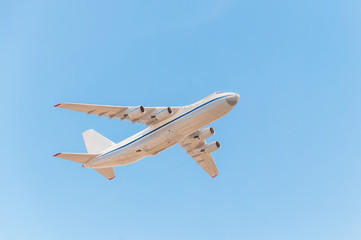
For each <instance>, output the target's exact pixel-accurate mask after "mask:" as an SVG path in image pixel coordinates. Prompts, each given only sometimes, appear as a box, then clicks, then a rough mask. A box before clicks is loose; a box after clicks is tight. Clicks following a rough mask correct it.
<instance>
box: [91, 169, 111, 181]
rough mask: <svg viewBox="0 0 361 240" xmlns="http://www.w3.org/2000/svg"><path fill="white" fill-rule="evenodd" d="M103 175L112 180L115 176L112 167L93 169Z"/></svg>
mask: <svg viewBox="0 0 361 240" xmlns="http://www.w3.org/2000/svg"><path fill="white" fill-rule="evenodd" d="M94 170H96V171H97V172H98V173H100V174H101V175H103V176H104V177H106V178H108V179H109V180H112V179H113V178H115V173H114V168H112V167H111V168H96V169H94Z"/></svg>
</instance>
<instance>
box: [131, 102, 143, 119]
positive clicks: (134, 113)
mask: <svg viewBox="0 0 361 240" xmlns="http://www.w3.org/2000/svg"><path fill="white" fill-rule="evenodd" d="M144 112H145V108H144V107H143V106H142V105H140V106H139V107H135V108H132V109H131V110H130V111H129V112H128V114H127V116H128V117H129V118H131V119H137V118H140V117H141V116H142V115H143V114H144Z"/></svg>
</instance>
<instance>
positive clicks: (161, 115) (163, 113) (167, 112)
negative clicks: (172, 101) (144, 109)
mask: <svg viewBox="0 0 361 240" xmlns="http://www.w3.org/2000/svg"><path fill="white" fill-rule="evenodd" d="M172 114H173V110H172V108H170V107H167V109H165V110H162V111H160V112H158V113H157V114H155V115H154V116H152V118H155V119H157V120H158V121H163V120H165V119H167V118H169V117H170V116H172Z"/></svg>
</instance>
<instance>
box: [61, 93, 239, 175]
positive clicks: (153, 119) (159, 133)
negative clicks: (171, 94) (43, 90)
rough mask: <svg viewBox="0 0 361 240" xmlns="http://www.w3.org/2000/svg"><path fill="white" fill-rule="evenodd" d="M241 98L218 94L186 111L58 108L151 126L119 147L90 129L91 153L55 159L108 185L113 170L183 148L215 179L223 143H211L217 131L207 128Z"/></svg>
mask: <svg viewBox="0 0 361 240" xmlns="http://www.w3.org/2000/svg"><path fill="white" fill-rule="evenodd" d="M238 100H239V95H238V94H236V93H231V92H215V93H213V94H211V95H209V96H207V97H206V98H203V99H201V100H200V101H198V102H196V103H194V104H191V105H189V106H183V107H144V106H142V105H140V106H135V107H126V106H109V105H94V104H78V103H59V104H56V105H54V107H58V108H64V109H69V110H74V111H78V112H84V113H88V114H95V115H99V116H100V117H101V116H107V117H109V119H112V118H119V119H120V120H129V121H132V123H143V124H146V125H147V126H149V127H148V128H146V129H145V130H143V131H141V132H139V133H137V134H135V135H133V136H131V137H129V138H127V139H125V140H123V141H121V142H119V143H117V144H115V143H114V142H112V141H110V140H109V139H107V138H106V137H104V136H103V135H101V134H99V133H97V132H96V131H94V130H92V129H90V130H87V131H85V132H84V133H83V138H84V142H85V146H86V149H87V152H88V153H57V154H55V155H54V157H58V158H63V159H66V160H70V161H74V162H78V163H81V164H83V165H82V167H83V168H90V169H95V170H96V171H97V172H99V173H100V174H102V175H103V176H104V177H106V178H108V179H109V180H111V179H113V178H114V177H115V173H114V167H117V166H123V165H128V164H131V163H134V162H137V161H139V160H141V159H142V158H144V157H148V156H155V155H157V154H158V153H160V152H162V151H164V150H165V149H167V148H169V147H171V146H173V145H175V144H177V143H179V144H180V145H181V146H182V147H183V148H184V149H185V150H186V151H187V154H189V155H190V156H191V157H192V158H193V159H194V160H195V161H196V162H197V163H198V164H199V165H200V166H201V167H202V168H203V169H204V170H205V171H206V172H207V173H208V174H209V175H210V176H211V177H212V178H214V177H215V176H217V175H218V169H217V166H216V164H215V162H214V160H213V157H212V155H211V153H212V152H214V151H216V150H218V149H219V148H220V147H221V144H220V143H219V141H215V142H211V143H206V139H207V138H208V137H210V136H212V135H213V134H214V133H215V131H214V128H213V127H207V128H205V127H206V126H208V125H209V124H211V123H213V122H214V121H216V120H218V119H220V118H222V117H224V116H225V115H226V114H228V113H229V112H230V111H231V110H232V109H233V107H234V106H235V105H236V104H237V102H238Z"/></svg>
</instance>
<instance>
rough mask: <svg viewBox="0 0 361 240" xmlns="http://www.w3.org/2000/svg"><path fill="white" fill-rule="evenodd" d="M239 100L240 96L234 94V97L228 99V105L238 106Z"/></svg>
mask: <svg viewBox="0 0 361 240" xmlns="http://www.w3.org/2000/svg"><path fill="white" fill-rule="evenodd" d="M238 100H239V95H238V94H237V93H235V94H233V96H229V97H228V98H227V103H228V104H229V105H231V106H234V105H236V104H237V102H238Z"/></svg>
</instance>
